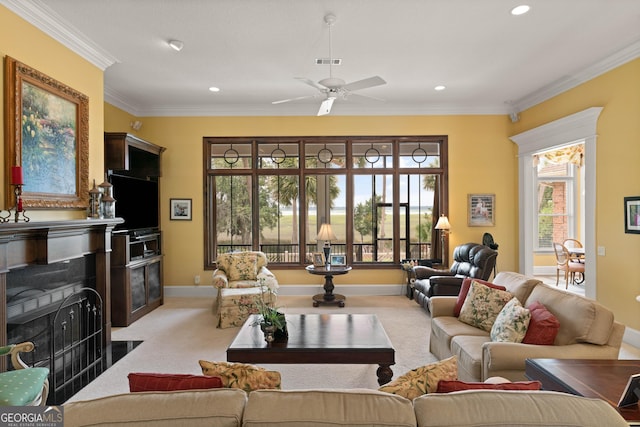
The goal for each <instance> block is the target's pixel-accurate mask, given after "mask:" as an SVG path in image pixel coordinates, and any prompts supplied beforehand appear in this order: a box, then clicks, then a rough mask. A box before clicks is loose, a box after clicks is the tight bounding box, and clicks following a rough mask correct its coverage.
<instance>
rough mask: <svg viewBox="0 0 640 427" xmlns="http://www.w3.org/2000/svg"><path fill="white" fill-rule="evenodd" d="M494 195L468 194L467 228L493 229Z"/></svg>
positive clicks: (494, 221) (494, 222)
mask: <svg viewBox="0 0 640 427" xmlns="http://www.w3.org/2000/svg"><path fill="white" fill-rule="evenodd" d="M495 209H496V195H495V194H469V198H468V204H467V217H468V225H469V227H493V226H495V225H496V220H495V212H496V211H495Z"/></svg>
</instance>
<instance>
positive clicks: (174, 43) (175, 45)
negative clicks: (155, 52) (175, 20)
mask: <svg viewBox="0 0 640 427" xmlns="http://www.w3.org/2000/svg"><path fill="white" fill-rule="evenodd" d="M169 46H170V47H171V49H173V50H175V51H176V52H180V51H181V50H182V48H183V47H184V43H183V42H181V41H180V40H169Z"/></svg>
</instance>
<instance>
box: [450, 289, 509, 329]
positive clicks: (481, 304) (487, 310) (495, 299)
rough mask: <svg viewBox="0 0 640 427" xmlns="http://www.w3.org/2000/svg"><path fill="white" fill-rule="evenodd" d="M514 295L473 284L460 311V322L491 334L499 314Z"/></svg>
mask: <svg viewBox="0 0 640 427" xmlns="http://www.w3.org/2000/svg"><path fill="white" fill-rule="evenodd" d="M511 298H513V295H511V294H510V293H509V292H507V291H501V290H500V289H493V288H490V287H488V286H484V285H481V284H479V283H476V282H475V281H472V282H471V289H469V293H468V294H467V298H466V299H465V300H464V304H462V308H461V309H460V316H458V320H460V321H461V322H463V323H467V324H469V325H471V326H474V327H476V328H479V329H482V330H484V331H487V332H491V327H492V326H493V323H494V322H495V321H496V317H498V313H500V311H501V310H502V308H503V307H504V306H505V304H506V303H508V302H509V301H510V300H511Z"/></svg>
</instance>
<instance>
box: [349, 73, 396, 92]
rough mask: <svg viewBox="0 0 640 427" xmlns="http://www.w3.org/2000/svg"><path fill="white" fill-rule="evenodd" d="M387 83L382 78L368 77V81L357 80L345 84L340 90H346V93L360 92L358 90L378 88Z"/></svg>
mask: <svg viewBox="0 0 640 427" xmlns="http://www.w3.org/2000/svg"><path fill="white" fill-rule="evenodd" d="M386 83H387V82H385V81H384V79H383V78H382V77H379V76H375V77H369V78H368V79H362V80H358V81H355V82H351V83H347V84H346V85H344V86H342V89H345V90H348V91H350V92H351V91H354V90H360V89H366V88H369V87H374V86H380V85H383V84H386Z"/></svg>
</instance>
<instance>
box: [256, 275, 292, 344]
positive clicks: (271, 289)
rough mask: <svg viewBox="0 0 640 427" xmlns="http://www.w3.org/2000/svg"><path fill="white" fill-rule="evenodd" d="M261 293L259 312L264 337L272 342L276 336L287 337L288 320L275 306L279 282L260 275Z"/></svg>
mask: <svg viewBox="0 0 640 427" xmlns="http://www.w3.org/2000/svg"><path fill="white" fill-rule="evenodd" d="M258 281H259V282H260V288H261V291H262V292H261V295H260V299H259V300H258V314H259V315H260V318H259V321H258V323H259V325H260V329H262V332H263V333H264V339H265V341H267V342H268V343H271V342H273V341H274V339H276V338H286V337H287V333H286V325H287V323H286V320H285V317H284V314H283V313H280V312H279V311H278V308H277V307H275V306H274V304H275V300H276V297H277V295H278V282H277V281H276V280H274V279H273V278H272V277H269V276H267V275H262V274H259V275H258Z"/></svg>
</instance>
